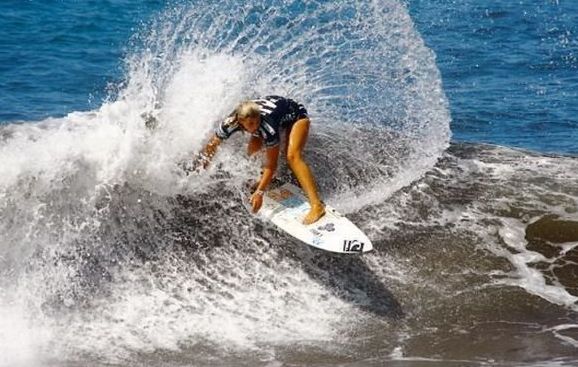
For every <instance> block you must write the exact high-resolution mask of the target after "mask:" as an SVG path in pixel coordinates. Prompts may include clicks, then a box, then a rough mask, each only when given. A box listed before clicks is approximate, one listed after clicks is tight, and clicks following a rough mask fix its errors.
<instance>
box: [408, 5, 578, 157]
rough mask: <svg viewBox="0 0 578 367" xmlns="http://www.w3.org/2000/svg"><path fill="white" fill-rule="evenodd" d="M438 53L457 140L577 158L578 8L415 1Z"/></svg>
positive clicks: (420, 25)
mask: <svg viewBox="0 0 578 367" xmlns="http://www.w3.org/2000/svg"><path fill="white" fill-rule="evenodd" d="M409 9H410V12H411V13H412V16H413V19H414V21H415V22H416V23H417V26H418V29H419V30H420V31H421V33H422V35H423V37H424V39H425V41H426V43H427V44H428V46H429V47H431V48H433V50H434V51H435V52H436V54H437V62H438V66H439V68H440V70H441V72H442V77H443V81H444V90H445V92H446V93H447V95H448V98H449V99H450V105H451V110H452V117H453V124H452V131H453V133H454V137H455V138H456V139H459V140H466V141H477V142H489V143H494V144H500V145H507V146H516V147H523V148H528V149H532V150H537V151H543V152H558V153H571V154H577V153H578V104H577V103H576V102H577V101H578V88H577V87H578V73H577V70H578V3H577V2H575V1H563V0H562V1H554V0H523V1H498V0H488V1H476V0H451V1H439V0H434V1H429V0H414V1H410V5H409Z"/></svg>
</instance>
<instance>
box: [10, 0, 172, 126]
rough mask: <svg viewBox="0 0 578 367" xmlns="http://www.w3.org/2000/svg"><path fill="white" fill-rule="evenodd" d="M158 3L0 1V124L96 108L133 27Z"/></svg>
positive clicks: (119, 73) (115, 78) (118, 68)
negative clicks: (0, 14)
mask: <svg viewBox="0 0 578 367" xmlns="http://www.w3.org/2000/svg"><path fill="white" fill-rule="evenodd" d="M162 3H163V2H162V1H155V0H147V1H128V0H126V1H123V0H120V1H67V0H65V1H58V0H49V1H39V0H38V1H37V0H31V1H19V0H5V1H2V2H0V12H1V13H2V17H1V19H0V100H1V102H0V121H2V122H4V123H5V122H10V121H35V120H40V119H44V118H47V117H58V116H63V115H66V114H67V113H70V112H73V111H79V110H80V111H82V110H88V109H91V108H94V107H98V106H99V105H100V104H102V100H103V99H104V98H106V96H107V94H108V91H107V86H108V85H110V84H117V83H118V82H119V81H120V80H121V79H122V77H123V70H122V59H123V55H124V54H126V52H127V45H128V43H129V40H130V38H131V36H132V35H133V34H134V33H135V32H136V29H138V27H139V26H140V25H141V24H142V23H143V22H146V21H147V19H148V18H149V17H150V16H151V15H152V14H153V13H154V12H155V11H157V10H158V9H160V8H161V7H162Z"/></svg>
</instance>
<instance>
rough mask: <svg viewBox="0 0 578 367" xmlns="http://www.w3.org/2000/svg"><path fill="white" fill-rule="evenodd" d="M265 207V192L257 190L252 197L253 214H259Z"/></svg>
mask: <svg viewBox="0 0 578 367" xmlns="http://www.w3.org/2000/svg"><path fill="white" fill-rule="evenodd" d="M261 205H263V191H261V190H257V191H255V192H254V193H253V195H251V206H252V207H253V213H257V212H258V211H259V209H261Z"/></svg>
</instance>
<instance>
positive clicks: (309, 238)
mask: <svg viewBox="0 0 578 367" xmlns="http://www.w3.org/2000/svg"><path fill="white" fill-rule="evenodd" d="M309 209H310V206H309V201H308V200H307V199H306V198H305V196H304V195H303V193H302V191H301V189H299V188H298V187H297V186H295V185H292V184H290V183H285V184H283V185H281V186H279V187H277V188H273V189H271V190H269V191H267V192H266V193H265V195H263V206H262V207H261V210H259V212H258V215H259V216H260V217H261V218H263V219H266V220H268V221H270V222H272V223H273V224H275V225H276V226H277V227H279V228H280V229H282V230H283V231H285V232H287V233H288V234H290V235H291V236H293V237H295V238H297V239H298V240H300V241H302V242H305V243H306V244H308V245H309V246H313V247H317V248H320V249H322V250H325V251H331V252H338V253H346V254H352V253H362V252H368V251H371V250H372V249H373V246H372V244H371V241H370V240H369V238H367V236H366V235H365V234H364V233H363V232H362V231H361V230H360V229H359V228H357V226H356V225H355V224H353V223H351V222H350V221H349V219H347V218H345V217H344V216H343V215H341V214H339V212H337V210H335V209H333V208H332V207H330V206H326V207H325V210H326V214H325V215H324V216H323V217H321V219H319V220H318V221H317V222H315V223H313V224H310V225H304V224H303V223H302V221H303V218H304V217H305V215H306V214H307V213H308V212H309Z"/></svg>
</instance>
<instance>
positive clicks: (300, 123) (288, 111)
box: [200, 96, 325, 224]
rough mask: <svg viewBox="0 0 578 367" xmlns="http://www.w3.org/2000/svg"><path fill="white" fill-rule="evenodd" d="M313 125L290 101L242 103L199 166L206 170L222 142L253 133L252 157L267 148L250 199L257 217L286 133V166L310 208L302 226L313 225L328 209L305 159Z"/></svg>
mask: <svg viewBox="0 0 578 367" xmlns="http://www.w3.org/2000/svg"><path fill="white" fill-rule="evenodd" d="M310 123H311V122H310V120H309V117H308V115H307V110H306V109H305V107H303V105H302V104H299V103H297V102H295V101H293V100H292V99H289V98H284V97H279V96H267V97H263V98H260V99H255V100H249V101H244V102H241V103H240V104H239V105H238V106H237V108H235V110H234V111H233V112H232V113H231V114H230V115H229V117H227V118H226V119H225V120H223V121H222V122H221V123H220V124H219V126H218V127H217V129H216V130H215V135H214V136H213V138H212V139H211V140H210V141H209V143H208V144H207V145H206V146H205V148H204V149H203V151H202V153H201V155H200V159H201V162H200V163H201V164H202V166H203V167H205V168H206V167H207V165H208V164H209V162H210V160H211V158H213V156H214V155H215V153H216V152H217V148H218V147H219V145H220V144H221V142H222V141H223V140H225V139H228V138H229V137H230V136H231V135H232V134H233V133H234V132H236V131H240V130H241V131H246V132H248V133H250V134H251V138H250V140H249V145H248V147H247V152H248V153H249V155H253V154H255V153H257V152H258V151H259V150H261V149H262V148H263V146H264V147H265V163H264V166H263V173H262V175H261V179H260V181H259V182H258V184H257V187H256V189H255V191H254V192H253V194H252V195H251V206H252V207H253V212H254V213H256V212H257V211H259V209H260V208H261V205H262V204H263V194H264V193H265V190H267V187H268V186H269V184H270V183H271V180H272V179H273V177H274V175H275V172H276V170H277V164H278V160H279V153H280V143H281V132H282V131H285V132H286V133H285V136H286V138H285V142H284V143H285V152H286V154H287V162H288V163H289V167H290V168H291V171H293V173H294V174H295V177H297V180H298V181H299V184H300V185H301V188H302V189H303V191H304V192H305V194H306V195H307V198H308V199H309V204H310V205H311V210H310V211H309V213H307V215H306V216H305V218H304V219H303V224H311V223H314V222H316V221H317V220H318V219H319V218H321V217H322V216H323V215H324V214H325V205H324V204H323V202H322V201H321V199H320V198H319V194H318V192H317V186H316V184H315V179H314V178H313V174H312V172H311V169H310V168H309V166H308V165H307V163H306V162H305V160H304V159H303V155H302V153H303V147H304V146H305V143H306V142H307V136H308V135H309V125H310Z"/></svg>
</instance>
